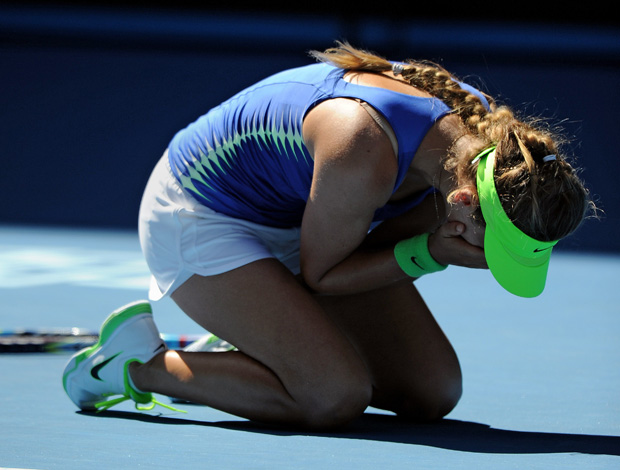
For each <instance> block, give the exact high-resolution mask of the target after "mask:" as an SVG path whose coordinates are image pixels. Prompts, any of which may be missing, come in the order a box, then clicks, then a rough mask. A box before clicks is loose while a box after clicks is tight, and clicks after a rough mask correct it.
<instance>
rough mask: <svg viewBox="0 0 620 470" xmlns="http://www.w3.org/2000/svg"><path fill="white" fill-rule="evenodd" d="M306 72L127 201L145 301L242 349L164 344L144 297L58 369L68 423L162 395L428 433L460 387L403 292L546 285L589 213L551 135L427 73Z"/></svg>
mask: <svg viewBox="0 0 620 470" xmlns="http://www.w3.org/2000/svg"><path fill="white" fill-rule="evenodd" d="M314 56H315V57H316V58H318V59H319V63H316V64H312V65H308V66H306V67H301V68H297V69H293V70H287V71H284V72H281V73H279V74H276V75H274V76H272V77H269V78H267V79H265V80H263V81H261V82H259V83H257V84H256V85H254V86H251V87H249V88H248V89H246V90H244V91H242V92H240V93H238V94H237V95H235V96H234V97H232V98H231V99H229V100H227V101H226V102H224V103H223V104H221V105H220V106H218V107H216V108H214V109H212V110H210V111H209V112H208V113H207V114H205V115H204V116H202V117H201V118H199V119H198V120H197V121H196V122H194V123H193V124H191V125H190V126H188V127H187V128H186V129H183V130H182V131H180V132H179V133H178V134H177V135H176V136H175V137H174V138H173V140H172V142H171V143H170V146H169V149H168V150H167V151H166V153H165V154H164V157H163V158H162V159H161V160H160V162H159V163H158V164H157V167H156V168H155V170H154V172H153V174H152V176H151V178H150V180H149V183H148V186H147V188H146V191H145V194H144V198H143V202H142V206H141V210H140V240H141V243H142V247H143V250H144V253H145V256H146V259H147V262H148V265H149V267H150V269H151V271H152V274H153V285H152V288H151V298H152V300H157V299H159V298H161V297H163V296H167V295H168V296H171V297H172V299H173V300H174V301H175V302H176V303H177V304H178V305H179V307H180V308H181V309H182V310H183V311H184V312H185V313H186V314H187V315H189V316H190V317H191V318H192V319H194V320H195V321H196V322H197V323H199V324H200V325H201V326H203V327H204V328H205V329H207V330H208V331H210V332H212V333H214V334H215V335H218V336H219V337H221V338H223V339H225V340H227V341H229V342H230V343H232V344H234V345H235V346H236V347H237V348H238V350H237V351H231V352H225V353H211V352H183V351H172V350H166V348H165V346H164V345H163V344H162V343H161V340H160V339H159V336H158V332H157V330H156V328H155V326H154V323H153V321H152V318H151V314H150V311H151V308H150V306H149V304H148V302H139V303H136V304H133V305H130V306H126V307H124V308H121V309H119V310H118V311H117V312H115V313H114V314H113V315H112V316H111V317H110V318H109V319H108V321H106V323H105V324H104V326H103V331H102V337H101V338H102V339H101V340H100V343H99V344H98V345H96V347H94V348H91V349H89V350H85V351H82V352H80V353H78V354H76V356H75V357H74V358H72V360H71V361H70V362H69V364H68V365H67V368H66V370H65V374H64V385H65V389H66V391H67V393H68V395H69V396H70V398H71V399H72V400H73V401H74V402H75V403H76V404H77V405H78V406H79V407H80V408H82V409H94V408H97V407H99V406H107V405H106V404H105V400H106V399H105V398H104V397H105V396H106V395H108V394H120V395H125V396H127V397H129V398H132V399H133V400H135V401H136V402H138V403H146V402H150V401H151V399H152V396H151V393H152V392H157V393H161V394H165V395H168V396H173V397H178V398H180V399H186V400H190V401H193V402H198V403H202V404H205V405H208V406H211V407H214V408H217V409H220V410H223V411H226V412H229V413H233V414H236V415H239V416H242V417H246V418H248V419H252V420H257V421H261V422H266V423H275V424H280V425H291V426H298V427H305V428H311V429H329V428H332V427H334V426H338V425H342V424H344V423H346V422H348V421H350V420H351V419H353V418H355V417H357V416H359V415H360V414H362V413H363V411H364V410H365V409H366V407H368V406H369V405H372V406H374V407H378V408H382V409H386V410H391V411H393V412H395V413H398V414H399V415H402V416H405V417H408V418H411V419H414V420H432V419H437V418H440V417H442V416H444V415H446V414H447V413H448V412H450V410H452V409H453V407H454V406H455V405H456V403H457V402H458V400H459V398H460V396H461V371H460V367H459V363H458V360H457V357H456V355H455V353H454V350H453V348H452V347H451V345H450V343H449V341H448V339H447V338H446V337H445V335H444V334H443V332H442V331H441V329H440V328H439V326H438V325H437V323H436V321H435V319H434V318H433V315H432V314H431V312H430V311H429V309H428V307H427V306H426V304H425V302H424V300H423V299H422V297H421V295H420V293H419V292H418V289H417V288H416V285H415V282H414V281H415V279H416V278H418V277H420V276H422V275H424V274H430V273H433V272H439V271H442V270H443V269H444V268H445V267H446V266H447V265H449V264H453V265H459V266H467V267H471V268H486V267H487V266H488V267H489V268H490V269H491V272H492V273H493V274H494V276H495V277H496V279H497V280H498V281H499V282H500V284H502V285H503V286H504V287H505V288H506V289H508V290H509V291H511V292H513V293H515V294H517V295H521V296H525V297H533V296H536V295H538V294H539V293H540V292H541V291H542V289H543V287H544V283H545V277H546V269H547V263H548V260H549V255H550V252H551V248H552V246H553V245H554V243H555V242H556V241H557V240H559V239H561V238H562V237H565V236H567V235H568V234H570V233H571V232H572V231H574V230H575V229H576V228H577V227H578V226H579V224H580V223H581V221H582V220H583V218H584V215H585V213H586V210H587V207H588V200H587V192H586V190H585V189H584V187H583V185H582V183H581V182H580V181H579V179H578V178H577V177H576V175H575V171H574V170H573V168H572V167H571V166H570V165H569V164H568V163H567V162H566V161H565V160H564V159H563V158H562V157H561V156H560V155H558V149H557V148H556V143H555V142H554V140H553V138H552V136H550V135H549V134H547V133H545V132H543V131H541V130H537V129H535V128H534V127H532V126H530V125H528V124H526V123H524V122H522V121H519V120H517V119H516V118H515V117H514V115H513V114H512V112H511V111H510V110H509V109H507V108H505V107H501V106H499V107H498V106H496V105H495V103H494V102H493V101H492V100H491V98H490V97H487V96H486V95H483V94H482V93H480V92H479V91H478V90H475V89H474V88H472V87H470V86H468V85H466V84H464V83H461V82H459V81H458V80H457V79H456V78H454V77H453V76H452V75H450V74H449V73H448V72H446V71H445V70H443V69H441V68H439V67H437V66H435V65H432V64H425V63H418V62H413V61H409V62H404V63H393V62H390V61H387V60H385V59H383V58H381V57H379V56H376V55H374V54H371V53H368V52H365V51H361V50H358V49H355V48H353V47H350V46H349V45H347V44H339V45H338V46H337V47H336V48H333V49H330V50H328V51H326V52H324V53H315V54H314ZM436 275H440V274H436ZM386 345H389V347H386ZM119 351H122V353H119ZM108 359H110V362H109V363H106V367H105V368H102V369H98V377H97V378H98V379H99V380H95V379H93V377H92V375H91V374H90V371H91V369H92V368H93V367H95V365H96V364H100V363H101V362H103V361H107V360H108ZM102 402H103V405H102Z"/></svg>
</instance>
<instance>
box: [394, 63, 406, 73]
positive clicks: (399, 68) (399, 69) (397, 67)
mask: <svg viewBox="0 0 620 470" xmlns="http://www.w3.org/2000/svg"><path fill="white" fill-rule="evenodd" d="M403 70H405V66H404V65H403V64H398V63H396V64H393V65H392V72H393V73H394V75H396V76H398V75H400V74H401V73H403Z"/></svg>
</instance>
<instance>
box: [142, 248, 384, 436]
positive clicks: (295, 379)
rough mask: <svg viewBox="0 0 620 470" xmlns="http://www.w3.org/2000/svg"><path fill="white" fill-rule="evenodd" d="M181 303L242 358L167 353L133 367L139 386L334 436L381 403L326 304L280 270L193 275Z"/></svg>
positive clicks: (272, 266) (264, 265)
mask: <svg viewBox="0 0 620 470" xmlns="http://www.w3.org/2000/svg"><path fill="white" fill-rule="evenodd" d="M172 298H173V299H174V301H175V302H176V303H177V304H178V305H179V306H180V307H181V309H183V311H185V313H187V314H188V315H189V316H190V317H191V318H192V319H194V320H195V321H196V322H197V323H199V324H200V325H201V326H203V327H204V328H206V329H207V330H208V331H210V332H212V333H214V334H216V335H218V336H220V337H222V338H225V339H226V340H227V341H229V342H231V343H232V344H234V345H235V346H237V348H239V351H240V352H229V353H184V352H181V351H167V352H166V353H164V354H160V355H158V356H156V357H155V358H153V360H151V361H149V362H148V363H146V364H143V365H139V364H135V365H132V368H131V369H130V373H131V377H132V380H133V381H134V384H135V385H136V386H137V387H138V388H140V389H143V390H145V391H151V392H157V393H161V394H166V395H169V396H174V397H178V398H183V399H187V400H191V401H194V402H197V403H202V404H205V405H208V406H211V407H214V408H217V409H220V410H223V411H226V412H230V413H233V414H236V415H239V416H242V417H246V418H248V419H252V420H257V421H263V422H269V423H277V424H294V425H302V426H309V427H313V428H327V427H330V426H336V425H340V424H343V423H345V422H347V421H349V420H350V419H352V418H354V417H356V416H358V415H360V414H361V413H363V411H364V410H365V409H366V407H367V406H368V403H369V401H370V398H371V393H372V391H371V384H370V378H369V376H368V373H367V370H366V368H365V366H364V363H363V362H362V361H361V359H360V357H359V356H358V354H357V353H356V351H355V349H354V348H353V346H352V345H351V343H350V342H349V340H347V338H346V337H345V336H344V335H343V334H342V333H341V332H340V330H339V329H338V327H337V326H336V325H335V323H334V322H333V320H331V319H330V318H329V317H328V316H327V315H326V313H325V311H324V310H323V308H322V307H321V306H320V305H319V303H318V302H317V301H316V299H315V298H314V297H313V296H312V295H311V294H310V293H309V292H308V291H307V290H306V289H305V288H304V287H303V286H302V285H301V284H299V283H298V282H297V281H296V280H295V278H294V277H293V275H291V273H290V272H289V271H288V270H286V268H284V267H283V266H282V265H281V264H280V263H279V262H277V261H275V260H273V259H266V260H261V261H257V262H254V263H251V264H249V265H246V266H243V267H241V268H238V269H235V270H233V271H230V272H228V273H225V274H221V275H216V276H209V277H202V276H193V277H192V278H190V279H189V280H188V281H187V282H186V283H184V284H183V285H182V286H181V287H180V288H179V289H177V290H176V291H175V292H174V293H173V295H172Z"/></svg>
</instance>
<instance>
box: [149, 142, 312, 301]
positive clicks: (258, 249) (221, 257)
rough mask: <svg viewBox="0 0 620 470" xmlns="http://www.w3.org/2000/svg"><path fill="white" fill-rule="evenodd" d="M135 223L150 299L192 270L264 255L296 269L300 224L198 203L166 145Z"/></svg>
mask: <svg viewBox="0 0 620 470" xmlns="http://www.w3.org/2000/svg"><path fill="white" fill-rule="evenodd" d="M138 229H139V236H140V245H141V246H142V252H143V253H144V256H145V258H146V262H147V264H148V267H149V269H150V271H151V274H152V277H151V286H150V289H149V298H150V299H151V300H154V301H156V300H159V299H161V298H163V297H165V296H167V295H170V294H171V293H172V292H174V290H175V289H176V288H178V287H179V286H180V285H181V284H183V283H184V282H185V281H187V280H188V279H189V278H190V277H191V276H192V275H194V274H199V275H201V276H211V275H215V274H221V273H224V272H227V271H230V270H232V269H235V268H239V267H241V266H244V265H246V264H248V263H251V262H253V261H257V260H260V259H265V258H276V259H278V260H280V261H281V262H282V263H283V264H284V265H285V266H286V267H287V268H288V269H289V270H291V272H292V273H294V274H298V273H299V242H300V229H299V228H290V229H281V228H274V227H267V226H264V225H260V224H256V223H253V222H248V221H246V220H241V219H235V218H233V217H230V216H227V215H224V214H221V213H218V212H215V211H213V210H211V209H209V208H208V207H205V206H203V205H201V204H200V203H199V202H198V201H196V200H195V199H194V198H193V197H192V196H191V195H189V194H188V193H187V192H186V191H185V190H184V189H182V188H181V186H180V185H179V184H178V182H177V180H176V178H175V177H174V176H173V174H172V171H171V170H170V165H169V163H168V151H166V152H165V153H164V155H163V157H162V158H161V159H160V160H159V162H158V163H157V165H156V166H155V169H154V170H153V173H152V174H151V177H150V178H149V181H148V183H147V186H146V189H145V191H144V195H143V197H142V203H141V205H140V215H139V225H138Z"/></svg>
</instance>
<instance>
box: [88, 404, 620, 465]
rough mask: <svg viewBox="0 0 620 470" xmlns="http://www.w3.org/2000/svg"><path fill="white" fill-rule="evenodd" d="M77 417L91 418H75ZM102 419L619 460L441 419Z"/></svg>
mask: <svg viewBox="0 0 620 470" xmlns="http://www.w3.org/2000/svg"><path fill="white" fill-rule="evenodd" d="M78 413H82V414H94V413H87V412H78ZM96 416H98V417H101V418H122V419H130V420H138V421H144V422H150V423H159V424H166V425H177V426H182V425H185V426H188V425H194V426H207V427H211V428H224V429H229V430H238V431H244V432H252V433H260V434H271V435H281V436H299V435H304V436H323V437H329V438H336V439H356V440H371V441H383V442H393V443H399V444H411V445H419V446H428V447H436V448H441V449H447V450H456V451H462V452H473V453H489V454H554V453H581V454H596V455H615V456H620V436H599V435H589V434H563V433H546V432H529V431H511V430H506V429H496V428H493V427H492V426H489V425H487V424H481V423H474V422H468V421H458V420H452V419H443V420H441V421H438V422H435V423H429V424H414V423H410V422H406V421H403V420H401V419H399V418H397V417H396V416H391V415H383V414H373V413H365V414H364V415H363V416H362V417H360V418H359V419H357V420H356V421H354V422H353V423H351V424H350V425H348V426H347V427H346V428H343V429H342V430H340V431H338V432H326V433H313V432H310V433H308V432H296V431H291V430H289V429H282V428H278V427H273V426H267V425H263V424H259V423H254V422H251V421H242V420H240V421H220V422H206V421H197V420H191V419H183V418H174V417H169V416H162V415H150V414H145V413H136V412H125V411H105V412H101V413H97V414H96Z"/></svg>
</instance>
